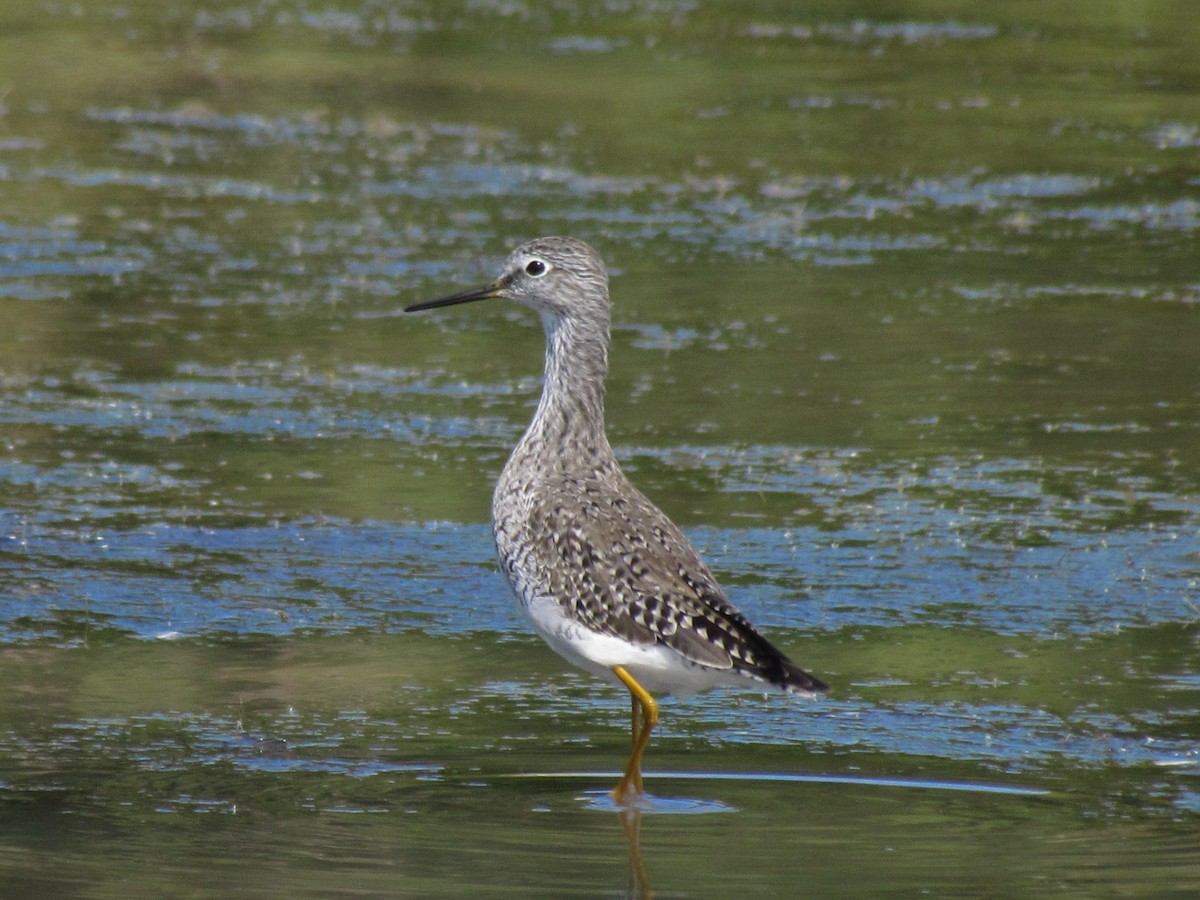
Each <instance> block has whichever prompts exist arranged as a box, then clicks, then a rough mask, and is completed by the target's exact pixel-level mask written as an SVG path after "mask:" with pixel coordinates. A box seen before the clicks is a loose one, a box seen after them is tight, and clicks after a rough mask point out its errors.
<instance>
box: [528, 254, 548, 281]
mask: <svg viewBox="0 0 1200 900" xmlns="http://www.w3.org/2000/svg"><path fill="white" fill-rule="evenodd" d="M525 274H527V275H532V276H533V277H534V278H541V277H542V276H543V275H545V274H546V264H545V263H544V262H542V261H541V260H540V259H531V260H530V261H529V263H528V264H527V265H526V266H525Z"/></svg>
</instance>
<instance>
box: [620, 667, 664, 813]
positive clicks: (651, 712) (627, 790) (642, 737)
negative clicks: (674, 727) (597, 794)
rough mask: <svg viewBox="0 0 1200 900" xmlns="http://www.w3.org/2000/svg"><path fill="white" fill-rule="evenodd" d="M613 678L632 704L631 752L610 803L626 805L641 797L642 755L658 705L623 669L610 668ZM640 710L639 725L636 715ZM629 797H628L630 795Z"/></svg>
mask: <svg viewBox="0 0 1200 900" xmlns="http://www.w3.org/2000/svg"><path fill="white" fill-rule="evenodd" d="M613 674H615V675H616V676H617V677H618V678H620V679H621V683H622V684H624V685H625V687H627V688H629V696H630V698H631V701H632V704H633V715H632V728H631V729H630V730H631V731H632V732H633V749H632V750H631V752H630V754H629V762H628V764H626V766H625V774H624V775H623V776H622V777H621V780H620V781H618V782H617V786H616V787H615V788H613V792H612V795H613V799H614V800H616V801H617V802H618V803H622V804H624V803H628V802H629V801H630V800H632V799H635V798H636V797H637V796H640V795H641V794H642V793H643V790H644V789H643V787H642V754H643V753H645V752H646V745H647V744H649V743H650V732H651V731H652V730H653V728H654V726H655V724H656V723H657V722H658V704H657V703H655V702H654V698H653V697H651V696H650V694H649V693H648V692H647V691H646V689H645V688H644V687H642V686H641V685H640V684H638V683H637V681H636V680H635V679H634V677H633V676H632V675H630V674H629V673H628V672H627V671H625V668H624V666H613ZM639 707H640V710H641V716H640V722H639V716H638V711H639ZM631 793H632V794H633V796H630V794H631Z"/></svg>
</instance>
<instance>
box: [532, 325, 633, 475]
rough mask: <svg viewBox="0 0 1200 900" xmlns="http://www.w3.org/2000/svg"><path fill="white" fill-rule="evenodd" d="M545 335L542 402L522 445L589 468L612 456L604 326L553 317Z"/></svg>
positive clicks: (606, 344)
mask: <svg viewBox="0 0 1200 900" xmlns="http://www.w3.org/2000/svg"><path fill="white" fill-rule="evenodd" d="M543 325H544V327H545V331H546V371H545V380H544V383H543V385H542V398H541V400H540V401H539V402H538V407H537V412H536V413H534V416H533V421H532V422H530V424H529V429H528V431H526V433H525V437H524V439H522V441H521V443H522V444H524V445H533V444H540V445H543V446H545V447H547V448H548V449H547V450H544V451H543V452H549V453H553V454H557V455H558V456H559V457H560V458H562V459H563V460H564V461H566V462H568V463H575V462H579V463H583V464H584V465H593V464H595V463H596V462H598V461H599V460H601V459H605V458H608V457H611V455H612V450H611V449H610V448H609V444H608V437H607V436H606V435H605V432H604V379H605V377H606V376H607V375H608V325H607V323H603V324H599V325H593V326H590V327H589V326H588V325H587V324H586V323H585V324H584V325H581V324H579V323H578V322H573V321H570V320H564V319H555V318H551V317H544V318H543Z"/></svg>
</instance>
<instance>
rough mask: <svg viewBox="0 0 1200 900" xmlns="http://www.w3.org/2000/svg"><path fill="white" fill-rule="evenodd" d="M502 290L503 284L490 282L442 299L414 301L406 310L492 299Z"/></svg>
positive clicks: (435, 307)
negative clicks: (484, 285) (422, 301)
mask: <svg viewBox="0 0 1200 900" xmlns="http://www.w3.org/2000/svg"><path fill="white" fill-rule="evenodd" d="M500 291H501V285H499V284H489V285H488V286H487V287H481V288H475V289H474V290H471V291H462V292H461V293H458V294H451V295H450V296H449V297H442V298H441V299H440V300H426V301H425V302H424V303H414V304H413V305H412V306H406V307H404V311H405V312H420V311H421V310H423V309H437V308H438V307H439V306H455V305H457V304H459V303H474V302H475V301H476V300H490V299H491V298H492V297H495V296H497V295H498V294H499V293H500Z"/></svg>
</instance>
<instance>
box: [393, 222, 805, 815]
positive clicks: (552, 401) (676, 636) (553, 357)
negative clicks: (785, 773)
mask: <svg viewBox="0 0 1200 900" xmlns="http://www.w3.org/2000/svg"><path fill="white" fill-rule="evenodd" d="M492 298H496V299H501V300H512V301H515V302H516V303H519V304H521V305H522V306H526V307H528V308H530V309H532V310H533V311H534V312H536V313H537V314H538V315H539V316H540V317H541V320H542V327H543V328H544V330H545V332H546V373H545V384H544V385H543V387H542V398H541V400H540V401H539V403H538V407H537V412H535V413H534V415H533V421H531V422H530V423H529V428H528V429H527V430H526V431H525V435H524V437H522V438H521V440H520V441H519V442H518V443H517V446H516V449H514V450H513V452H512V456H510V457H509V459H508V463H507V464H506V465H505V466H504V471H503V472H502V473H501V474H500V480H499V481H498V482H497V483H496V491H495V494H494V495H493V497H492V528H493V533H494V535H495V539H496V553H497V554H498V556H499V558H500V568H501V569H502V570H503V571H504V574H505V576H506V577H507V578H508V583H509V586H510V587H511V588H512V591H513V593H514V594H515V595H516V598H517V602H518V604H519V605H520V606H521V609H522V610H524V612H525V614H526V615H527V616H528V617H529V619H530V621H531V622H532V623H533V627H534V628H535V629H536V630H537V632H538V634H540V635H541V636H542V638H543V639H544V640H545V641H546V643H548V644H549V645H550V646H551V647H552V648H554V650H556V651H557V652H558V653H560V654H561V655H562V656H564V657H566V658H567V659H568V660H569V661H571V662H572V663H574V664H575V665H577V666H579V667H580V668H581V669H584V670H585V671H587V672H591V673H592V674H593V675H597V676H599V677H601V678H605V679H607V680H609V681H612V682H614V683H618V684H623V685H624V686H625V687H626V688H628V689H629V694H630V697H631V699H632V705H633V711H632V732H633V748H632V751H631V753H630V756H629V762H628V764H627V765H626V767H625V773H624V775H623V776H622V777H621V780H620V781H619V782H618V783H617V786H616V787H615V788H614V789H613V791H612V795H613V799H614V800H615V801H616V802H617V803H619V804H622V805H628V804H632V803H633V802H635V801H636V800H637V798H638V797H640V796H641V795H642V793H643V791H644V788H643V784H642V754H643V753H644V752H645V750H646V745H647V744H648V743H649V741H650V732H651V730H652V729H653V728H654V725H655V723H656V722H657V721H658V704H657V703H656V702H655V700H654V697H653V696H652V695H653V694H656V693H682V694H688V693H693V692H695V691H699V690H704V689H706V688H710V687H715V686H717V685H722V684H727V685H735V686H741V687H754V686H757V687H773V688H778V689H780V690H783V691H788V692H790V693H793V694H800V695H803V696H806V697H811V696H813V695H815V694H816V693H817V692H818V691H824V690H826V685H825V684H823V683H822V682H821V681H819V680H818V679H816V678H814V677H813V676H812V675H809V674H808V673H807V672H805V671H803V670H801V669H800V668H799V667H798V666H796V665H795V664H794V663H793V662H792V661H791V660H790V659H788V658H787V657H786V656H784V655H783V654H782V653H781V652H779V651H778V650H777V649H775V647H773V646H772V645H771V644H770V643H769V642H768V641H767V639H766V638H764V637H762V635H760V634H759V633H758V632H757V631H755V630H754V627H753V626H752V625H751V624H750V622H749V621H748V620H747V619H746V618H745V616H743V615H742V614H741V613H740V612H738V611H737V609H735V608H734V606H733V604H731V603H730V602H729V601H728V600H727V599H726V597H725V592H724V591H723V590H721V588H720V586H719V585H718V584H717V581H716V579H715V578H713V575H712V573H711V572H710V571H709V570H708V566H706V565H705V564H704V561H703V560H702V559H700V555H699V554H698V553H697V552H696V550H695V548H693V547H692V545H691V543H690V542H689V541H688V539H687V538H686V537H684V536H683V532H681V531H680V530H679V528H678V527H676V525H675V524H674V523H673V522H672V521H671V520H670V519H668V518H667V517H666V515H665V514H664V513H663V512H662V511H661V510H660V509H659V508H658V507H657V506H655V505H654V504H653V503H651V502H650V501H649V500H647V499H646V497H645V495H643V494H642V492H641V491H639V490H638V489H637V488H635V487H634V486H633V484H631V483H630V481H629V479H628V478H626V477H625V474H624V473H623V472H622V471H621V467H620V466H619V465H618V464H617V459H616V457H615V456H614V455H613V452H612V448H611V447H610V446H609V444H608V436H607V435H606V434H605V431H604V379H605V376H606V375H607V374H608V342H609V316H610V305H609V300H608V275H607V273H606V272H605V270H604V263H603V262H602V261H601V259H600V257H599V256H598V255H597V254H596V251H595V250H593V249H592V248H591V247H590V246H588V245H587V244H585V243H584V242H583V241H579V240H576V239H574V238H568V237H545V238H539V239H537V240H534V241H530V242H528V243H526V244H522V245H521V246H520V247H518V248H517V249H516V250H514V251H513V252H512V254H511V255H510V256H509V257H508V260H507V262H506V263H505V264H504V271H503V273H502V274H501V275H500V277H499V278H497V279H496V280H495V281H494V282H492V283H491V284H490V285H488V286H486V287H483V288H480V289H478V290H472V291H464V292H463V293H460V294H454V295H452V296H450V297H444V298H442V299H441V300H432V301H429V302H427V303H417V304H414V305H412V306H409V307H408V308H407V311H408V312H416V311H417V310H423V309H434V308H436V307H439V306H452V305H454V304H458V303H471V302H474V301H476V300H489V299H492Z"/></svg>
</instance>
